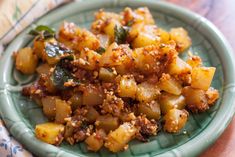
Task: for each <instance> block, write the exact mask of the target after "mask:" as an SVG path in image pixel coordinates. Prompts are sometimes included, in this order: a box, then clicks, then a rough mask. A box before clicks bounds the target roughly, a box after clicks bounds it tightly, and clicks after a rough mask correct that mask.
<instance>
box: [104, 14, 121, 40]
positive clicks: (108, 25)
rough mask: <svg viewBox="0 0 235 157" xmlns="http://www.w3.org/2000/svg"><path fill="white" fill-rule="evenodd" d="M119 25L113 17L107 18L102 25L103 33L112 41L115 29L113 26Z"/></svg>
mask: <svg viewBox="0 0 235 157" xmlns="http://www.w3.org/2000/svg"><path fill="white" fill-rule="evenodd" d="M120 26H121V24H120V22H119V21H117V20H115V19H110V20H108V21H107V22H106V23H105V25H104V26H103V30H104V33H105V34H107V35H108V36H109V40H110V41H111V42H114V38H115V29H114V28H115V27H120Z"/></svg>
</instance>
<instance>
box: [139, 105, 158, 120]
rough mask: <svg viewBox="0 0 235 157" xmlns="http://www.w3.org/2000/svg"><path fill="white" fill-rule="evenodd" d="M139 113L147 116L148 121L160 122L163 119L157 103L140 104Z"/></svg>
mask: <svg viewBox="0 0 235 157" xmlns="http://www.w3.org/2000/svg"><path fill="white" fill-rule="evenodd" d="M138 111H139V113H143V114H145V115H146V117H147V118H148V119H155V120H159V119H160V118H161V110H160V105H159V103H158V102H157V101H151V102H149V103H141V104H139V105H138Z"/></svg>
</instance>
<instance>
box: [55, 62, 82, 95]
mask: <svg viewBox="0 0 235 157" xmlns="http://www.w3.org/2000/svg"><path fill="white" fill-rule="evenodd" d="M71 60H73V58H71V57H65V58H63V59H61V60H60V62H59V63H58V64H57V65H56V67H55V69H54V71H53V73H52V76H51V80H52V83H53V85H54V86H55V87H56V88H58V89H61V90H65V89H67V88H68V87H65V86H64V84H65V82H68V81H70V80H71V81H73V83H74V84H75V85H78V84H79V83H80V81H79V80H78V79H77V78H75V77H74V76H73V75H72V74H71V72H70V71H69V70H68V68H66V67H67V66H66V65H65V64H69V63H70V61H71Z"/></svg>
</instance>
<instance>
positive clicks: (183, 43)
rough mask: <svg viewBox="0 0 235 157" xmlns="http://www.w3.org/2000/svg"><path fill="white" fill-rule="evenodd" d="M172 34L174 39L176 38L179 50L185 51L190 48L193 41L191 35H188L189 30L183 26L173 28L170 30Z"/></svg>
mask: <svg viewBox="0 0 235 157" xmlns="http://www.w3.org/2000/svg"><path fill="white" fill-rule="evenodd" d="M170 36H171V39H172V40H175V42H176V44H177V47H176V49H177V50H178V52H183V51H185V50H186V49H188V48H189V47H190V46H191V44H192V42H191V39H190V37H189V36H188V32H187V31H186V30H185V29H184V28H182V27H179V28H172V29H171V31H170Z"/></svg>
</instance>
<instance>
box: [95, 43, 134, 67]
mask: <svg viewBox="0 0 235 157" xmlns="http://www.w3.org/2000/svg"><path fill="white" fill-rule="evenodd" d="M130 53H131V49H130V48H129V47H128V46H127V45H119V46H118V44H117V43H115V42H114V43H112V44H111V45H110V46H109V47H108V48H107V49H106V51H105V52H104V53H103V54H102V56H101V58H100V64H99V65H100V66H101V67H114V66H118V65H122V64H123V62H125V61H126V60H127V59H128V58H129V56H128V54H130Z"/></svg>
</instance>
